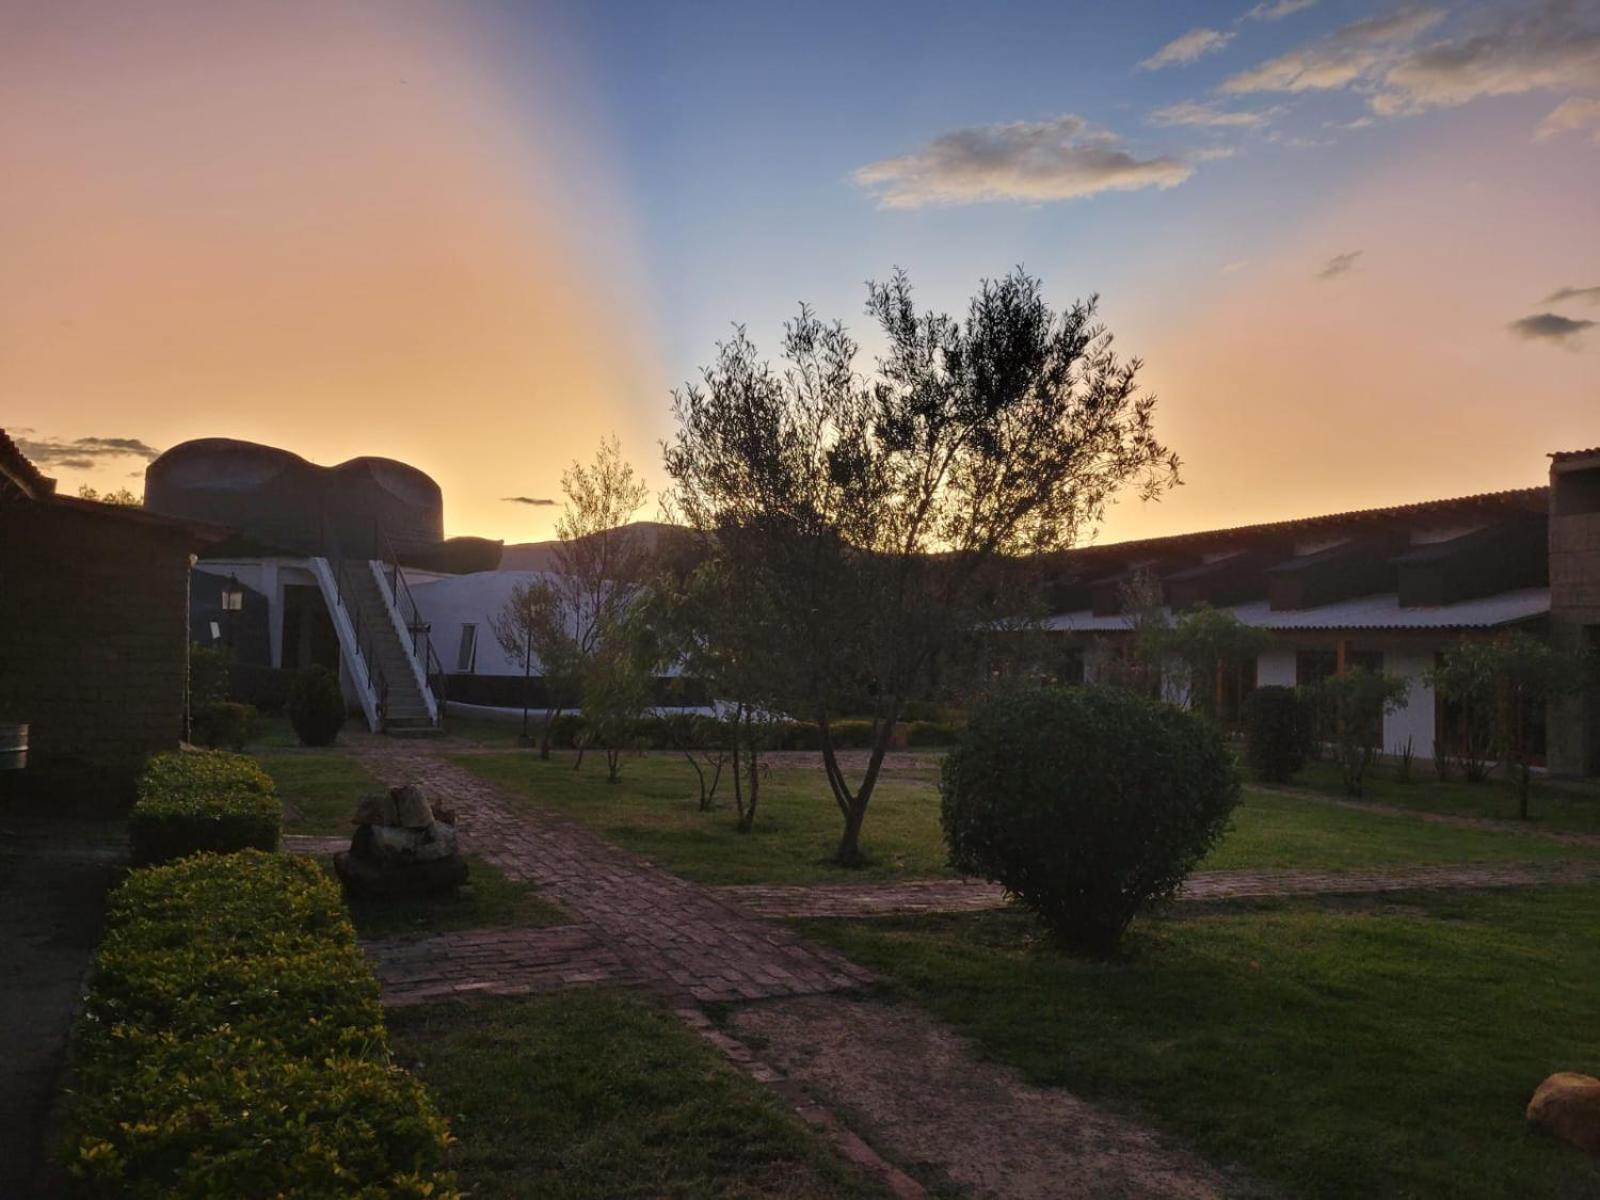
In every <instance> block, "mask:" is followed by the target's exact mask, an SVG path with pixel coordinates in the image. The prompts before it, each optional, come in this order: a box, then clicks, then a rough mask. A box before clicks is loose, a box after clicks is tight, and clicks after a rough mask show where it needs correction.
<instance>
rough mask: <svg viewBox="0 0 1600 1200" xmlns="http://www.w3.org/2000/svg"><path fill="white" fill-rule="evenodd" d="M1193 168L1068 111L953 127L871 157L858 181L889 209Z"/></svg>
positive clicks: (1116, 185)
mask: <svg viewBox="0 0 1600 1200" xmlns="http://www.w3.org/2000/svg"><path fill="white" fill-rule="evenodd" d="M1193 174H1194V165H1193V163H1192V162H1189V161H1187V160H1185V159H1183V158H1178V157H1174V156H1171V155H1163V156H1159V157H1156V158H1143V159H1141V158H1137V157H1135V156H1134V155H1132V154H1130V153H1129V152H1128V151H1127V150H1126V149H1125V148H1124V147H1123V145H1122V143H1121V141H1120V140H1119V139H1118V138H1117V136H1116V135H1115V134H1112V133H1108V132H1105V131H1103V130H1094V129H1091V128H1090V127H1089V125H1088V123H1087V122H1086V121H1084V119H1083V118H1082V117H1078V116H1073V115H1071V114H1067V115H1064V116H1060V117H1055V118H1052V119H1051V120H1048V121H1013V122H1010V123H1009V124H1004V125H984V126H979V127H976V128H972V129H956V130H952V131H951V132H949V133H943V134H940V135H939V136H938V137H936V138H934V139H933V140H932V141H931V142H929V143H928V144H927V145H925V146H922V147H920V148H919V149H916V150H913V151H911V153H909V154H902V155H899V156H897V157H895V158H886V159H883V160H881V161H879V162H875V163H869V164H867V165H866V166H864V167H862V168H860V169H859V170H857V171H856V172H855V181H856V182H857V183H858V184H860V185H861V186H862V187H864V188H866V189H867V190H869V191H871V192H873V193H874V194H875V195H876V196H877V199H878V203H879V205H880V206H882V207H884V208H921V207H922V206H924V205H929V204H977V203H981V202H984V201H992V200H1021V201H1029V202H1035V203H1037V202H1044V201H1051V200H1072V199H1076V198H1078V197H1081V196H1093V195H1095V194H1097V193H1099V192H1111V191H1123V192H1125V191H1137V190H1139V189H1142V188H1149V187H1155V188H1170V187H1176V186H1177V185H1178V184H1180V183H1182V182H1183V181H1184V180H1186V179H1188V178H1189V176H1191V175H1193Z"/></svg>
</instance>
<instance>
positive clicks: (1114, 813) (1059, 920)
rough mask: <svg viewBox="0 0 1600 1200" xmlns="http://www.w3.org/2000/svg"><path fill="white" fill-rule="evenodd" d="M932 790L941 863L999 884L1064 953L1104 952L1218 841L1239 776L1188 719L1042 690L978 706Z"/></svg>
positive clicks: (1162, 708)
mask: <svg viewBox="0 0 1600 1200" xmlns="http://www.w3.org/2000/svg"><path fill="white" fill-rule="evenodd" d="M940 791H941V794H942V797H943V799H942V804H941V819H942V821H943V824H944V835H945V842H946V844H947V845H948V847H949V850H950V861H951V864H952V865H953V866H955V867H956V868H957V869H959V870H962V871H965V872H966V873H968V874H971V875H979V876H982V877H983V878H985V879H988V880H991V881H992V882H995V883H998V884H1000V885H1002V886H1003V887H1004V888H1005V889H1006V890H1007V891H1008V892H1010V893H1011V894H1012V895H1013V896H1015V897H1016V898H1017V899H1018V900H1020V901H1021V902H1022V903H1023V904H1024V905H1026V906H1027V907H1028V908H1030V909H1032V910H1033V911H1034V912H1035V913H1037V914H1038V915H1039V917H1040V918H1041V919H1042V920H1043V921H1044V922H1045V924H1046V925H1048V926H1049V927H1050V929H1051V930H1052V931H1053V932H1054V933H1055V934H1056V936H1057V937H1058V938H1059V939H1060V940H1061V941H1062V943H1063V944H1065V945H1066V946H1067V947H1068V948H1069V949H1071V950H1074V951H1079V952H1084V953H1089V954H1094V955H1106V954H1110V953H1111V952H1112V951H1114V950H1115V949H1116V947H1117V944H1118V942H1119V941H1120V940H1121V938H1122V935H1123V933H1124V932H1125V931H1126V930H1127V928H1128V923H1129V922H1130V921H1132V920H1133V918H1134V915H1135V914H1137V913H1138V912H1140V911H1141V910H1143V909H1145V908H1148V907H1149V906H1150V905H1152V904H1155V903H1157V902H1159V901H1162V900H1166V899H1168V898H1170V897H1171V896H1172V895H1173V893H1174V892H1176V891H1177V890H1178V887H1179V885H1180V884H1181V883H1182V882H1183V880H1184V877H1185V876H1186V875H1188V873H1189V872H1190V870H1191V869H1193V867H1194V865H1195V863H1196V862H1198V861H1199V860H1200V858H1201V857H1202V856H1203V855H1204V854H1205V853H1206V851H1207V850H1209V849H1210V848H1211V847H1212V846H1213V845H1214V844H1215V843H1216V841H1217V839H1218V838H1219V837H1220V836H1221V835H1222V833H1223V831H1224V829H1225V828H1226V827H1227V823H1228V815H1229V814H1230V813H1231V812H1232V811H1233V806H1234V804H1235V803H1236V802H1237V801H1238V798H1239V776H1238V770H1237V768H1236V767H1235V765H1234V762H1233V758H1232V756H1231V755H1230V754H1229V752H1228V750H1227V747H1226V746H1225V745H1224V744H1223V741H1222V737H1221V735H1220V733H1218V732H1217V730H1216V729H1215V728H1214V727H1213V726H1212V725H1210V724H1209V723H1208V722H1206V721H1204V720H1202V719H1201V718H1199V717H1197V716H1195V715H1193V714H1191V713H1188V712H1184V711H1183V710H1181V709H1178V708H1174V707H1172V706H1171V705H1167V704H1161V703H1159V702H1157V701H1154V700H1148V699H1146V698H1144V697H1142V696H1136V695H1134V694H1132V693H1130V692H1123V691H1117V690H1112V689H1102V688H1094V687H1080V688H1045V689H1037V690H1030V691H1024V692H1017V693H1014V694H1010V695H1006V696H1001V697H998V698H996V699H994V700H992V701H989V702H988V703H987V704H984V705H983V706H981V707H980V708H978V709H977V710H976V711H975V712H974V713H973V714H972V718H971V720H970V722H969V723H968V725H967V728H966V732H965V733H964V734H963V735H962V738H961V742H960V744H959V745H958V746H957V747H956V748H955V749H954V750H952V751H951V752H950V754H949V755H948V756H947V757H946V758H945V760H944V767H943V771H942V775H941V779H940Z"/></svg>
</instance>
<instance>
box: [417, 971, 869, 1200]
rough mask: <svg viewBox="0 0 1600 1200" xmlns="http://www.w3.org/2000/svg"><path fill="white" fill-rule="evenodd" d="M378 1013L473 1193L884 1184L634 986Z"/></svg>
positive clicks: (813, 1189)
mask: <svg viewBox="0 0 1600 1200" xmlns="http://www.w3.org/2000/svg"><path fill="white" fill-rule="evenodd" d="M387 1020H388V1025H389V1030H390V1033H391V1040H392V1041H393V1043H394V1048H395V1054H396V1058H397V1060H398V1061H399V1062H401V1063H403V1064H405V1065H406V1066H407V1067H408V1068H411V1069H413V1070H415V1071H416V1073H417V1074H419V1075H420V1076H421V1077H422V1079H423V1081H424V1082H425V1083H426V1084H427V1086H428V1090H429V1092H430V1093H431V1094H432V1095H433V1097H434V1099H435V1100H436V1101H437V1102H438V1105H439V1108H440V1110H441V1111H442V1112H444V1113H445V1114H446V1115H447V1116H448V1117H449V1118H450V1123H451V1129H452V1132H453V1133H454V1134H455V1136H456V1137H457V1138H458V1139H459V1141H458V1143H457V1145H456V1146H455V1148H454V1150H453V1152H452V1155H451V1158H452V1164H453V1165H454V1166H455V1168H456V1169H457V1170H458V1171H459V1173H460V1178H461V1183H462V1186H463V1189H464V1190H466V1191H469V1192H470V1193H471V1194H472V1195H473V1196H474V1197H475V1198H476V1200H491V1198H493V1197H523V1196H540V1197H550V1198H552V1200H555V1198H565V1200H577V1198H580V1197H595V1198H602V1197H628V1196H634V1197H658V1196H661V1197H706V1198H708V1200H720V1198H723V1197H729V1198H731V1197H736V1196H737V1197H785V1198H788V1197H796V1198H800V1197H844V1196H850V1197H856V1196H878V1195H881V1194H883V1193H882V1192H881V1191H879V1190H878V1189H877V1188H876V1187H875V1185H874V1184H873V1183H872V1182H871V1181H869V1180H868V1179H866V1178H864V1177H862V1176H860V1175H859V1174H857V1173H856V1172H855V1171H854V1170H853V1169H851V1168H849V1167H847V1166H845V1165H844V1164H843V1163H842V1161H840V1160H839V1159H838V1158H837V1157H836V1155H835V1154H834V1152H833V1151H832V1148H831V1147H830V1146H829V1145H828V1144H827V1143H825V1142H824V1141H823V1140H822V1139H821V1138H820V1136H819V1135H817V1134H816V1133H814V1132H813V1131H812V1130H811V1129H810V1128H809V1127H807V1126H805V1125H803V1124H802V1123H801V1121H800V1120H799V1118H798V1117H796V1116H794V1115H793V1114H792V1113H790V1112H788V1111H787V1110H786V1109H784V1108H782V1107H781V1106H780V1104H779V1103H778V1101H777V1100H776V1099H775V1098H774V1097H773V1096H772V1095H771V1093H769V1092H768V1091H767V1090H766V1089H764V1088H763V1087H761V1085H759V1084H757V1083H755V1082H754V1081H753V1080H750V1079H748V1078H746V1077H745V1076H744V1075H742V1074H740V1073H738V1072H737V1071H736V1070H734V1069H733V1068H732V1067H731V1066H729V1065H728V1064H727V1063H726V1062H725V1061H724V1060H723V1059H722V1058H721V1057H720V1056H719V1055H718V1054H717V1053H716V1052H715V1051H714V1050H712V1049H711V1048H710V1047H709V1046H707V1045H706V1044H705V1043H704V1042H702V1041H701V1040H700V1039H699V1038H698V1037H697V1036H696V1035H695V1034H693V1033H692V1032H690V1031H689V1030H687V1029H685V1028H684V1027H683V1026H682V1025H680V1024H679V1023H678V1022H677V1021H676V1020H675V1019H674V1018H673V1017H671V1016H670V1015H669V1014H667V1013H665V1012H662V1011H661V1010H659V1009H658V1008H656V1007H655V1006H654V1005H652V1004H651V1003H650V1002H649V1001H647V1000H645V999H642V998H640V997H637V996H632V995H627V994H623V993H618V992H611V991H594V990H585V991H572V992H563V993H558V994H555V995H550V996H526V997H515V998H484V999H479V1000H475V1001H472V1002H470V1003H469V1004H459V1003H458V1004H449V1005H433V1006H428V1007H422V1008H405V1009H396V1010H394V1011H393V1012H391V1013H389V1014H388V1016H387Z"/></svg>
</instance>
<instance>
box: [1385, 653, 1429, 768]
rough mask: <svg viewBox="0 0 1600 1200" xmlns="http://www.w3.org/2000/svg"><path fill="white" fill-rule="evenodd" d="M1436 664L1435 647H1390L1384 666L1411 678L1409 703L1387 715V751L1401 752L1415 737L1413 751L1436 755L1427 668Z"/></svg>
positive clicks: (1412, 744)
mask: <svg viewBox="0 0 1600 1200" xmlns="http://www.w3.org/2000/svg"><path fill="white" fill-rule="evenodd" d="M1432 666H1433V654H1432V652H1431V651H1429V652H1424V653H1418V652H1415V651H1411V652H1396V651H1386V652H1385V653H1384V656H1383V669H1384V670H1385V671H1387V672H1389V673H1390V674H1391V675H1399V676H1400V677H1401V678H1403V679H1408V680H1410V682H1411V690H1410V692H1408V693H1407V697H1406V706H1405V707H1404V708H1402V709H1400V710H1399V711H1398V712H1394V713H1390V714H1389V715H1388V716H1387V717H1385V718H1384V719H1383V752H1384V753H1385V754H1394V753H1397V752H1398V751H1399V750H1400V749H1401V748H1402V747H1403V746H1404V745H1405V744H1406V739H1407V738H1410V739H1411V750H1412V753H1413V754H1415V755H1416V756H1417V758H1419V759H1430V758H1432V757H1433V714H1434V695H1433V688H1431V687H1430V686H1428V680H1427V677H1426V676H1427V672H1428V671H1429V670H1430V669H1431V668H1432Z"/></svg>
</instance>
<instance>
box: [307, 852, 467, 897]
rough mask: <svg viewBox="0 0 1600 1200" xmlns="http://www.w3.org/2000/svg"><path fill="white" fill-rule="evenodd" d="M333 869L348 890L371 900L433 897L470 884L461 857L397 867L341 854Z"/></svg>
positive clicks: (463, 860) (335, 860)
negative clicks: (435, 894)
mask: <svg viewBox="0 0 1600 1200" xmlns="http://www.w3.org/2000/svg"><path fill="white" fill-rule="evenodd" d="M333 869H334V870H335V871H336V872H337V873H338V875H339V878H340V879H342V880H343V881H344V883H345V886H346V887H348V888H350V889H352V890H354V891H360V892H365V893H367V894H368V895H371V896H385V897H394V898H398V897H405V896H430V895H432V894H433V893H435V892H442V891H446V890H448V889H450V888H455V887H460V886H461V885H462V884H463V883H465V882H466V881H467V864H466V860H465V859H463V858H462V857H461V856H460V855H454V856H452V857H450V858H436V859H433V860H432V861H431V862H411V863H407V864H406V865H404V866H397V865H394V864H392V863H391V864H386V863H384V862H382V861H380V860H378V859H370V858H358V857H357V856H355V855H353V854H351V853H350V852H349V851H346V850H341V851H339V853H337V854H335V855H334V856H333Z"/></svg>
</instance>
